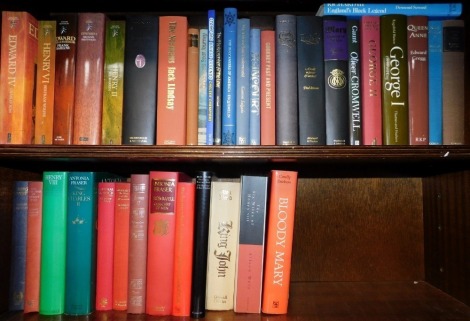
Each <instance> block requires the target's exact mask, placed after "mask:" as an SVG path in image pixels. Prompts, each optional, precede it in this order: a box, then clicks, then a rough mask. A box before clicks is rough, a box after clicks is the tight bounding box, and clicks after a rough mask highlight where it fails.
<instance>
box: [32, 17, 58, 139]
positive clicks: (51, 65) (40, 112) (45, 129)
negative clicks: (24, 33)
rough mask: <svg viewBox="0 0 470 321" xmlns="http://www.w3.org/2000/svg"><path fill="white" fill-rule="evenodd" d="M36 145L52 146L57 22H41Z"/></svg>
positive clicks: (37, 77) (37, 74)
mask: <svg viewBox="0 0 470 321" xmlns="http://www.w3.org/2000/svg"><path fill="white" fill-rule="evenodd" d="M38 24H39V29H38V65H37V73H36V91H35V92H36V97H35V99H36V103H35V106H36V109H35V114H34V144H48V145H50V144H52V141H53V140H52V135H53V120H54V85H55V56H56V30H57V21H56V20H39V21H38Z"/></svg>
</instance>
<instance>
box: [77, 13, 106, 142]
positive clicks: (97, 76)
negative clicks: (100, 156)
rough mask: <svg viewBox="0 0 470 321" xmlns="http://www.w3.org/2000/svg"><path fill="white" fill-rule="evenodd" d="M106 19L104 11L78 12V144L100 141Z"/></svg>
mask: <svg viewBox="0 0 470 321" xmlns="http://www.w3.org/2000/svg"><path fill="white" fill-rule="evenodd" d="M106 19H107V18H106V15H105V14H104V13H101V12H80V13H79V14H78V38H77V61H76V66H75V67H76V70H75V101H74V114H73V144H75V145H99V144H101V117H102V115H103V87H104V85H103V83H104V78H103V67H104V44H105V34H106Z"/></svg>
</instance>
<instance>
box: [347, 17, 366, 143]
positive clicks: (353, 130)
mask: <svg viewBox="0 0 470 321" xmlns="http://www.w3.org/2000/svg"><path fill="white" fill-rule="evenodd" d="M360 27H361V22H360V21H359V20H358V19H351V18H348V31H347V35H348V78H349V82H348V102H349V145H353V146H357V145H362V112H361V111H362V98H361V78H362V75H361V64H362V60H361V59H360V58H361V43H360V41H361V40H360V39H361V38H360Z"/></svg>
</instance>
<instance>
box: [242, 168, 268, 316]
mask: <svg viewBox="0 0 470 321" xmlns="http://www.w3.org/2000/svg"><path fill="white" fill-rule="evenodd" d="M268 183H269V179H268V177H267V176H250V175H242V176H241V206H240V234H239V238H238V249H237V270H236V275H235V293H234V311H235V312H240V313H260V312H261V294H262V289H263V266H264V250H265V242H264V241H265V228H266V216H267V215H266V214H267V209H268V208H267V205H268V204H267V201H268V196H269V194H268Z"/></svg>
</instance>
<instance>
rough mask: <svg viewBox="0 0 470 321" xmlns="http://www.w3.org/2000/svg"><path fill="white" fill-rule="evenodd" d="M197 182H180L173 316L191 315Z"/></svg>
mask: <svg viewBox="0 0 470 321" xmlns="http://www.w3.org/2000/svg"><path fill="white" fill-rule="evenodd" d="M195 197H196V183H195V182H179V183H178V190H177V195H176V213H175V217H176V221H175V254H174V276H173V309H172V313H171V314H172V315H174V316H182V317H189V316H190V315H191V281H192V267H193V245H194V214H195V205H196V203H195Z"/></svg>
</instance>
